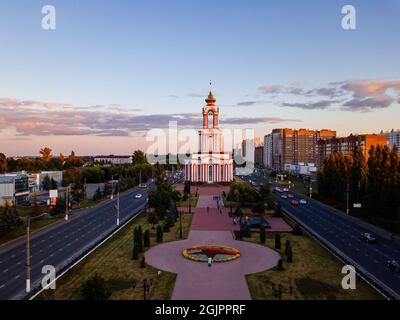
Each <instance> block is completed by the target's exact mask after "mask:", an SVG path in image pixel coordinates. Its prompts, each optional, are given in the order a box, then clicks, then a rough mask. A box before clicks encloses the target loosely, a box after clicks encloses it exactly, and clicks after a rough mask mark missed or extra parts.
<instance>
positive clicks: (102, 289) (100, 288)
mask: <svg viewBox="0 0 400 320" xmlns="http://www.w3.org/2000/svg"><path fill="white" fill-rule="evenodd" d="M81 296H82V299H83V300H107V299H108V298H109V297H110V296H111V291H110V289H109V288H108V286H107V283H106V281H105V280H104V279H103V278H102V277H100V276H99V275H97V274H96V275H94V276H93V277H92V278H90V279H88V280H86V281H85V282H84V283H83V284H82V287H81Z"/></svg>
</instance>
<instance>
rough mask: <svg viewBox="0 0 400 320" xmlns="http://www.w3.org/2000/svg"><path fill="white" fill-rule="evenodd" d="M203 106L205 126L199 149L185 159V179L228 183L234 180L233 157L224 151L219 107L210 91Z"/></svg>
mask: <svg viewBox="0 0 400 320" xmlns="http://www.w3.org/2000/svg"><path fill="white" fill-rule="evenodd" d="M205 101H206V106H205V107H204V108H203V128H202V129H201V130H199V132H198V133H199V150H198V153H195V154H192V156H191V159H190V160H185V180H186V181H191V182H194V183H228V182H231V181H232V180H233V159H232V155H231V153H225V152H224V145H223V136H222V130H221V129H220V128H219V118H218V117H219V108H218V106H217V105H216V99H215V97H214V96H213V94H212V92H211V91H210V93H209V95H208V97H207V99H206V100H205Z"/></svg>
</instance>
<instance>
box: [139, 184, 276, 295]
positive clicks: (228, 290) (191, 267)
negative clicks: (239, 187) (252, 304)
mask: <svg viewBox="0 0 400 320" xmlns="http://www.w3.org/2000/svg"><path fill="white" fill-rule="evenodd" d="M203 188H204V189H205V190H201V189H203ZM203 188H201V189H200V188H199V194H200V197H199V201H198V204H197V207H196V208H195V209H194V214H193V220H192V226H191V229H190V232H189V237H188V239H187V240H183V241H174V242H170V243H165V244H161V245H158V246H156V247H154V248H152V249H150V250H149V251H147V252H146V254H145V255H146V262H147V263H148V264H150V265H152V266H154V267H155V268H158V269H161V270H165V271H169V272H174V273H177V279H176V283H175V287H174V291H173V293H172V299H174V300H249V299H251V296H250V292H249V289H248V286H247V282H246V278H245V275H246V274H252V273H256V272H261V271H263V270H267V269H270V268H272V267H274V266H276V265H277V263H278V260H279V259H280V256H279V254H278V253H277V252H275V251H273V250H271V249H269V248H266V247H264V246H261V245H257V244H254V243H248V242H243V241H237V240H235V239H234V237H233V231H234V230H237V229H238V226H235V225H234V224H233V223H232V220H231V219H230V217H229V214H228V213H229V209H227V208H221V210H219V209H218V205H217V201H216V200H214V196H218V195H220V194H219V193H218V192H217V191H218V190H219V189H216V188H215V187H214V189H213V191H214V192H216V194H214V195H212V194H211V195H210V190H209V189H207V187H203ZM202 191H203V192H202ZM219 191H220V190H219ZM221 192H222V191H221ZM197 245H224V246H228V247H233V248H236V249H238V250H239V251H240V252H241V257H240V258H239V259H236V260H234V261H231V262H227V263H214V264H213V265H212V267H211V268H210V267H208V266H207V263H200V262H194V261H191V260H187V259H185V258H184V257H183V256H182V251H183V250H184V249H186V248H188V247H191V246H197Z"/></svg>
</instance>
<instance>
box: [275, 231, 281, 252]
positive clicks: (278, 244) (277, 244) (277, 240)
mask: <svg viewBox="0 0 400 320" xmlns="http://www.w3.org/2000/svg"><path fill="white" fill-rule="evenodd" d="M280 248H281V235H280V234H279V233H277V234H275V249H280Z"/></svg>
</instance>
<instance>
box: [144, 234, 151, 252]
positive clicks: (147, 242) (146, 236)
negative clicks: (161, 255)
mask: <svg viewBox="0 0 400 320" xmlns="http://www.w3.org/2000/svg"><path fill="white" fill-rule="evenodd" d="M143 245H144V247H145V248H149V247H150V230H146V231H145V232H144V236H143Z"/></svg>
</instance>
